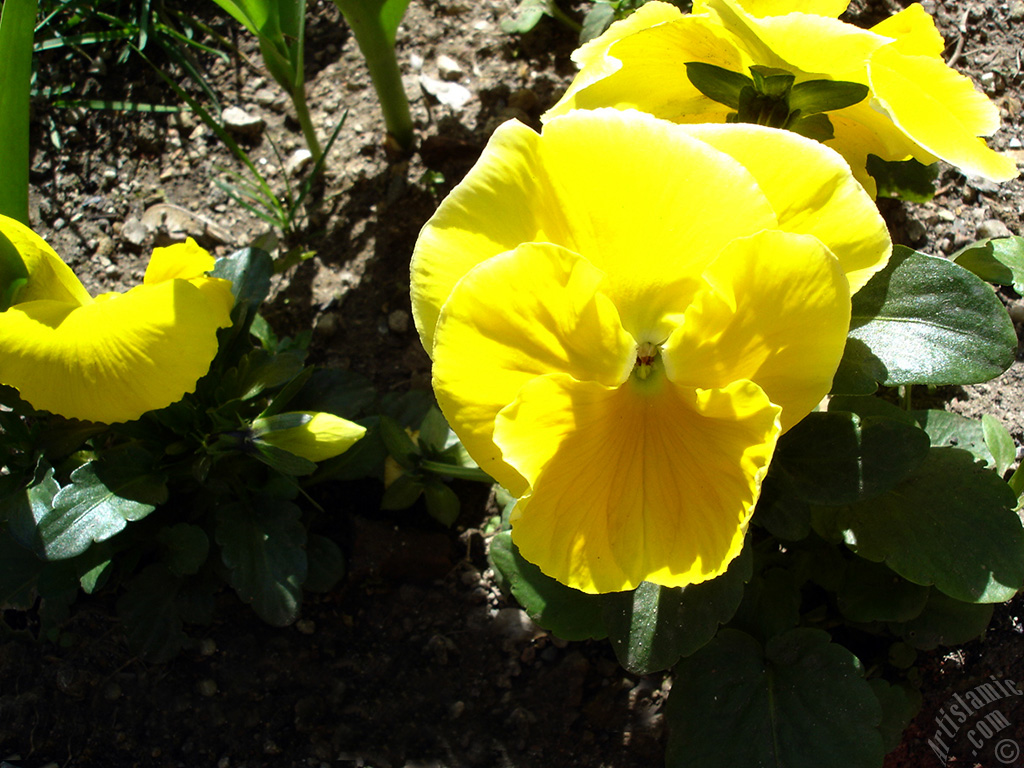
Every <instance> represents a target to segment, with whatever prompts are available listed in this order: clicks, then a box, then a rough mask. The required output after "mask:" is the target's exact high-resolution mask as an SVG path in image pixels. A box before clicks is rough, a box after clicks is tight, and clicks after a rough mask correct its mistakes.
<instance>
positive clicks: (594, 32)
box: [579, 2, 615, 45]
mask: <svg viewBox="0 0 1024 768" xmlns="http://www.w3.org/2000/svg"><path fill="white" fill-rule="evenodd" d="M613 21H615V9H614V8H612V6H611V4H610V3H603V2H596V3H594V4H593V5H592V6H591V7H590V10H589V11H587V15H586V16H584V17H583V29H581V30H580V40H579V42H580V45H583V44H584V43H588V42H590V41H591V40H593V39H594V38H595V37H600V36H601V35H602V34H603V33H604V31H605V30H606V29H608V27H610V26H611V25H612V22H613Z"/></svg>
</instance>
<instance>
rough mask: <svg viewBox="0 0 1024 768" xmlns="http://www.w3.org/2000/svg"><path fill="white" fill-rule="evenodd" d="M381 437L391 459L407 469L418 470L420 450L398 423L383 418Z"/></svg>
mask: <svg viewBox="0 0 1024 768" xmlns="http://www.w3.org/2000/svg"><path fill="white" fill-rule="evenodd" d="M380 436H381V439H383V440H384V446H385V447H386V448H387V449H388V453H389V454H390V455H391V458H393V459H394V460H395V461H397V462H398V463H399V464H400V465H401V466H402V467H404V468H405V469H408V470H413V469H416V465H417V459H418V458H419V455H420V449H419V448H418V447H417V445H416V443H414V442H413V440H412V438H411V437H409V433H408V432H406V431H405V429H403V428H402V426H401V425H400V424H399V423H398V422H397V421H395V420H394V419H392V418H389V417H388V416H381V417H380Z"/></svg>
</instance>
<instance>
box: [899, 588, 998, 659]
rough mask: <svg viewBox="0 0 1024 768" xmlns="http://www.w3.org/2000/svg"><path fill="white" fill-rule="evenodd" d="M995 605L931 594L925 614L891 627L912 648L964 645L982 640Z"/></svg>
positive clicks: (936, 591) (936, 592) (937, 592)
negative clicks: (977, 638) (971, 641)
mask: <svg viewBox="0 0 1024 768" xmlns="http://www.w3.org/2000/svg"><path fill="white" fill-rule="evenodd" d="M994 610H995V606H993V605H978V604H974V603H965V602H962V601H960V600H954V599H953V598H952V597H947V596H946V595H944V594H942V593H941V592H939V591H938V590H935V589H932V590H929V594H928V602H927V604H926V605H925V607H924V610H923V611H921V614H920V615H919V616H917V617H916V618H914V619H911V620H910V621H907V622H904V623H901V624H896V623H892V624H890V625H889V629H890V630H892V631H893V632H894V633H895V634H897V635H898V636H899V637H902V638H903V640H904V642H906V643H907V644H908V645H911V646H913V647H914V648H917V649H918V650H922V651H931V650H934V649H936V648H938V647H939V646H940V645H946V646H951V645H960V644H962V643H966V642H968V641H969V640H973V639H974V638H976V637H979V636H980V635H981V634H982V633H983V632H984V631H985V629H986V628H987V627H988V623H989V622H990V621H991V620H992V612H993V611H994Z"/></svg>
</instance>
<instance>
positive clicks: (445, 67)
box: [437, 54, 463, 80]
mask: <svg viewBox="0 0 1024 768" xmlns="http://www.w3.org/2000/svg"><path fill="white" fill-rule="evenodd" d="M437 72H438V74H439V75H441V79H442V80H458V79H459V78H460V77H462V75H463V69H462V65H461V64H459V62H457V61H456V60H455V59H453V58H452V57H451V56H445V55H444V54H442V55H440V56H438V57H437Z"/></svg>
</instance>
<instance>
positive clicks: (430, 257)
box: [411, 120, 570, 353]
mask: <svg viewBox="0 0 1024 768" xmlns="http://www.w3.org/2000/svg"><path fill="white" fill-rule="evenodd" d="M539 143H540V135H539V134H537V133H536V132H535V131H533V130H531V129H530V128H527V127H526V126H525V125H523V124H522V123H520V122H517V121H515V120H510V121H508V122H507V123H505V124H503V125H501V126H499V127H498V129H497V130H496V131H495V132H494V134H493V135H492V136H491V139H490V141H488V142H487V146H486V147H485V148H484V151H483V153H482V154H481V156H480V159H479V160H478V161H477V163H476V165H474V166H473V168H471V169H470V171H469V173H468V174H467V175H466V177H465V178H464V179H463V180H462V182H460V183H459V184H458V185H457V186H456V187H455V189H453V190H452V191H451V193H450V194H449V195H448V197H446V198H445V199H444V201H443V202H442V203H441V205H440V206H439V207H438V209H437V211H436V212H435V213H434V215H433V216H432V217H431V218H430V220H429V221H428V222H427V223H426V225H425V226H424V227H423V229H422V230H421V231H420V235H419V239H418V240H417V241H416V247H415V249H414V250H413V255H412V278H411V290H412V309H413V317H414V318H415V321H416V328H417V329H418V330H419V332H420V339H421V340H422V341H423V347H424V349H426V350H427V352H428V353H429V352H430V350H431V346H432V344H433V337H434V325H435V324H436V323H437V318H438V315H439V314H440V312H441V306H442V305H443V304H444V303H445V301H447V300H448V294H450V293H451V291H452V289H453V288H454V287H455V284H456V283H457V282H458V281H459V279H460V278H461V277H462V276H463V275H465V274H466V273H467V272H468V271H469V270H470V269H472V268H473V267H474V266H476V265H477V264H479V263H480V262H482V261H485V260H486V259H489V258H491V257H492V256H496V255H497V254H499V253H504V252H505V251H511V250H512V249H514V248H515V247H516V246H518V245H519V244H520V243H526V242H532V241H548V242H556V243H557V242H561V243H565V242H566V241H567V240H569V239H570V236H569V234H568V232H567V231H566V228H565V222H564V218H563V217H561V216H560V215H559V214H558V206H557V203H556V201H555V199H554V196H553V192H552V190H551V189H550V187H549V185H547V184H545V183H544V180H543V169H542V168H541V167H540V163H539V161H538V158H537V145H538V144H539Z"/></svg>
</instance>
